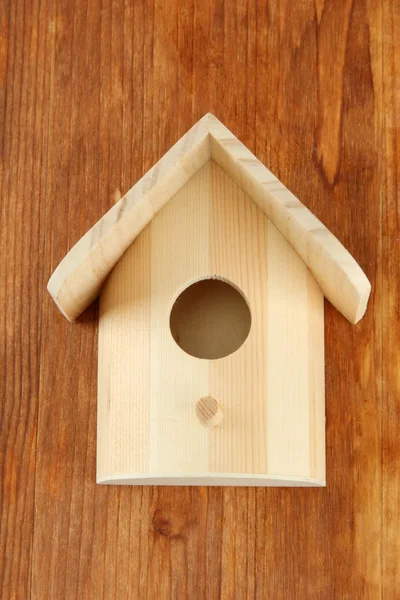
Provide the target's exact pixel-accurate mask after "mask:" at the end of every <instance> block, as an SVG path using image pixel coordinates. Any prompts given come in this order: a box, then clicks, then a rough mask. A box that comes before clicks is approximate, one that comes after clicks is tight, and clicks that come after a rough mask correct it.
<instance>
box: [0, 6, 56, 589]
mask: <svg viewBox="0 0 400 600" xmlns="http://www.w3.org/2000/svg"><path fill="white" fill-rule="evenodd" d="M48 42H49V38H48V36H47V34H46V28H45V26H44V23H43V10H42V7H40V6H39V3H38V2H37V1H33V2H31V3H30V5H29V7H28V6H27V3H25V2H22V1H16V2H2V5H1V10H0V186H1V200H0V211H1V220H0V224H1V232H0V411H1V412H0V472H1V482H0V508H1V516H0V597H1V598H7V599H9V598H16V599H20V598H28V597H29V595H30V582H31V573H32V552H31V548H32V539H33V526H34V490H35V475H36V471H35V461H36V435H37V415H38V397H39V370H40V358H39V357H40V346H41V341H42V339H41V331H42V330H41V305H42V298H43V296H44V293H45V292H44V286H43V282H44V279H43V264H44V263H43V238H44V228H43V225H44V218H43V204H42V202H43V188H44V183H45V175H46V162H47V156H46V150H47V146H48V131H47V128H46V121H47V118H48V104H47V102H46V101H45V98H46V96H47V95H48V93H49V85H50V82H49V76H48V73H47V71H46V67H47V66H48V63H47V58H46V48H47V44H48Z"/></svg>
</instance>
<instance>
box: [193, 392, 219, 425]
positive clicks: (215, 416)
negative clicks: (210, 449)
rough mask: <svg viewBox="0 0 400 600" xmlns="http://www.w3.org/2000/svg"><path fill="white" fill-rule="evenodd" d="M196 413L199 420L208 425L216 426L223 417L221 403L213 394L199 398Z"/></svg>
mask: <svg viewBox="0 0 400 600" xmlns="http://www.w3.org/2000/svg"><path fill="white" fill-rule="evenodd" d="M196 415H197V418H198V419H199V421H200V422H201V423H202V424H203V425H206V426H207V427H216V426H217V425H219V424H220V423H221V421H222V419H223V413H222V410H221V407H220V405H219V404H218V402H217V401H216V400H215V398H212V397H211V396H205V397H204V398H200V400H197V403H196Z"/></svg>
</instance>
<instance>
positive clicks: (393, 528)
mask: <svg viewBox="0 0 400 600" xmlns="http://www.w3.org/2000/svg"><path fill="white" fill-rule="evenodd" d="M383 7H384V10H383V14H384V20H383V49H384V63H383V69H384V79H383V81H384V148H385V165H384V166H385V172H384V176H385V180H384V186H383V198H382V203H383V206H382V208H383V211H382V216H383V219H382V282H383V286H382V295H383V297H382V316H383V328H382V358H383V380H382V424H383V427H382V590H383V594H382V597H383V598H384V599H385V600H390V598H396V597H397V596H398V595H399V590H400V543H399V523H400V449H399V445H400V442H399V439H400V436H399V432H400V376H399V373H400V303H399V293H400V260H399V257H400V236H399V231H400V204H399V193H400V166H399V165H400V121H399V116H400V47H399V39H400V5H399V3H398V2H394V3H393V4H392V3H390V2H386V3H385V2H384V4H383Z"/></svg>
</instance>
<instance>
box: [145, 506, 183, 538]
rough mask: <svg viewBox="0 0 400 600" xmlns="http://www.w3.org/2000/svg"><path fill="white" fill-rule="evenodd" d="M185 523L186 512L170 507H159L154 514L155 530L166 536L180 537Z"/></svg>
mask: <svg viewBox="0 0 400 600" xmlns="http://www.w3.org/2000/svg"><path fill="white" fill-rule="evenodd" d="M185 524H186V515H185V513H184V512H181V511H178V510H176V509H173V508H170V507H164V508H159V509H158V510H156V511H155V513H154V516H153V528H154V530H155V531H156V532H157V533H159V534H160V535H163V536H165V537H170V538H173V537H179V536H180V535H181V534H182V532H183V530H184V528H185Z"/></svg>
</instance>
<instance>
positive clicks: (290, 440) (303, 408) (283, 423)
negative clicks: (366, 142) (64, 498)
mask: <svg viewBox="0 0 400 600" xmlns="http://www.w3.org/2000/svg"><path fill="white" fill-rule="evenodd" d="M172 232H173V235H172ZM205 278H206V279H207V278H208V281H210V280H211V281H212V280H213V279H214V280H217V281H218V280H220V281H221V282H229V283H230V284H231V286H233V287H232V288H231V289H233V288H236V290H238V292H237V296H238V297H239V298H241V296H240V294H242V296H243V297H244V298H245V299H246V300H245V301H244V300H243V298H241V299H242V301H243V302H247V304H248V306H249V308H250V313H251V327H250V331H249V332H248V331H246V334H245V336H244V340H243V343H240V344H239V345H235V350H236V351H232V350H230V351H229V352H227V353H226V354H227V355H224V357H223V358H220V359H219V360H206V358H208V357H204V356H203V359H202V360H200V359H199V358H198V357H197V355H192V353H190V352H184V351H183V350H182V348H181V347H179V346H178V344H177V343H176V341H175V340H174V338H173V336H172V334H171V329H170V318H169V315H170V312H171V309H172V307H173V305H174V302H175V300H176V299H177V298H178V296H180V295H181V293H182V292H183V291H184V290H186V291H187V290H188V288H189V287H190V286H191V285H192V284H198V283H199V282H200V281H201V280H204V279H205ZM239 292H240V294H239ZM197 294H199V292H197ZM323 300H324V298H323V294H322V291H321V290H320V288H319V286H318V284H317V282H316V281H315V279H314V277H313V276H312V274H311V272H310V271H309V269H307V266H306V265H305V264H304V262H303V261H302V260H301V258H300V257H299V255H298V254H297V253H296V252H295V251H294V250H293V248H292V247H291V246H290V244H289V243H288V242H287V241H286V239H285V238H284V237H283V235H282V234H281V233H279V231H278V230H277V229H276V227H275V226H274V225H273V224H272V222H271V221H269V219H267V218H266V217H265V215H264V213H263V211H262V210H260V208H258V206H257V205H256V204H255V203H254V202H253V201H252V200H251V199H250V198H249V197H248V196H247V195H246V194H244V192H242V191H241V190H240V188H239V187H238V186H237V185H236V184H235V182H234V181H232V179H231V178H230V177H229V176H228V175H227V174H226V173H225V172H224V171H223V170H222V169H221V167H219V166H218V165H217V164H216V163H215V162H214V161H210V162H208V163H207V164H206V165H205V166H204V167H203V168H202V169H200V170H199V171H197V173H196V174H195V175H193V176H192V178H191V179H190V180H189V181H188V182H187V183H186V184H185V185H184V186H183V187H182V188H181V189H180V190H179V191H178V192H177V194H175V196H174V197H173V198H172V199H171V200H170V201H169V202H168V204H166V205H165V206H164V208H162V210H160V212H159V213H158V214H157V215H156V216H155V217H154V219H153V220H152V221H151V223H150V224H149V225H148V226H147V227H146V228H145V229H144V230H143V231H142V233H141V234H140V235H139V236H138V238H137V239H136V240H135V241H134V242H133V244H132V245H131V246H130V248H128V250H127V251H126V252H125V254H124V255H123V257H122V258H121V259H120V261H119V262H118V264H117V265H116V266H115V267H114V269H113V271H112V272H111V274H110V276H109V277H108V279H107V281H106V283H105V284H104V286H103V289H102V291H101V294H100V318H99V371H98V410H97V420H98V424H99V427H98V437H97V447H98V459H97V481H98V482H99V483H118V482H120V483H125V484H128V483H130V484H132V483H136V484H140V485H143V484H145V483H146V482H148V483H149V482H152V483H156V484H159V485H171V483H174V484H175V485H184V484H185V483H186V484H196V483H197V484H201V485H229V484H233V485H277V484H279V482H281V483H282V485H290V484H291V483H292V484H293V485H296V486H298V485H305V486H308V485H325V390H324V333H323V332H324V315H323V304H324V303H323ZM226 302H227V298H226V296H225V298H224V300H223V303H222V304H220V305H217V306H215V304H214V305H212V306H211V307H210V306H208V310H207V315H208V319H209V318H210V310H214V311H216V312H217V319H218V320H222V319H225V320H228V316H227V314H226V313H227V311H226V310H224V309H225V303H226ZM221 308H222V311H221ZM204 310H206V309H205V308H204V307H203V311H204ZM228 312H229V311H228ZM237 318H238V316H237V314H236V316H235V321H237ZM196 327H197V328H199V325H198V324H196ZM203 327H204V326H203ZM197 333H198V332H197ZM203 333H204V332H203ZM223 333H224V332H221V334H223ZM247 333H248V335H247ZM224 335H225V338H227V337H228V336H230V335H231V333H230V332H229V331H226V332H225V333H224ZM228 341H229V337H228ZM213 343H214V345H215V341H214V340H212V339H211V342H209V346H210V345H211V346H212V344H213ZM225 343H226V342H225ZM234 343H235V341H234ZM211 354H212V353H211ZM207 395H210V396H211V397H214V398H216V399H218V401H220V402H221V404H222V406H223V410H224V412H225V415H226V418H225V422H224V424H223V425H221V427H219V428H218V429H215V430H212V431H208V430H207V429H205V428H204V427H202V426H201V424H200V423H199V421H198V419H197V417H196V411H195V407H196V403H197V401H198V400H199V399H200V398H203V397H206V396H207Z"/></svg>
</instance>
